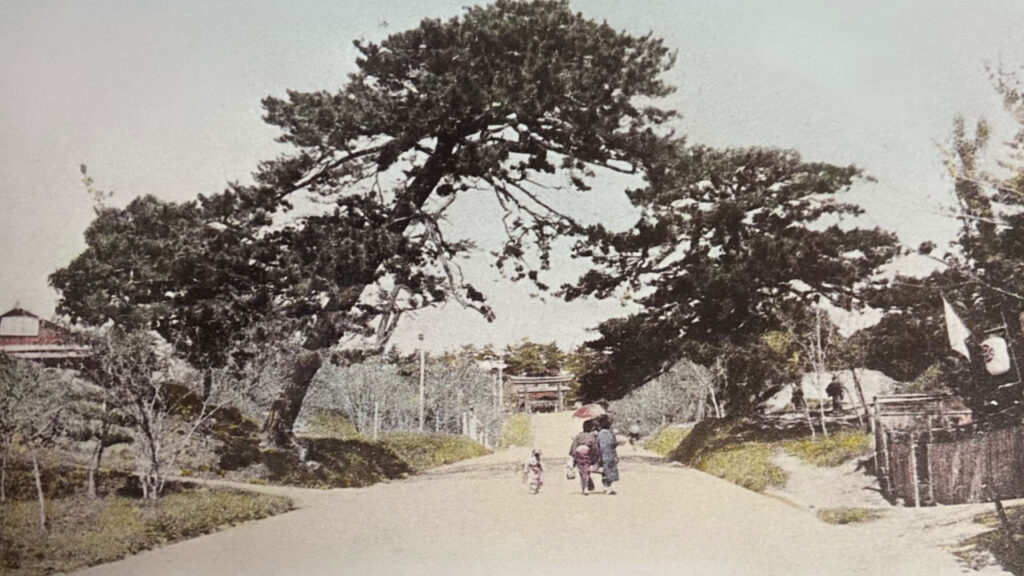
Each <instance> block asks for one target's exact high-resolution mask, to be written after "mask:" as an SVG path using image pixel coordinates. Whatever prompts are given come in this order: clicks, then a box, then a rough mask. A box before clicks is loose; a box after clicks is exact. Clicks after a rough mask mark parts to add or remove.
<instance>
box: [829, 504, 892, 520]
mask: <svg viewBox="0 0 1024 576" xmlns="http://www.w3.org/2000/svg"><path fill="white" fill-rule="evenodd" d="M816 514H817V516H818V520H821V521H822V522H827V523H829V524H859V523H862V522H870V521H872V520H878V519H879V518H881V517H882V516H883V515H884V514H883V512H881V511H879V510H872V509H870V508H850V507H845V506H842V507H839V508H822V509H820V510H818V511H817V513H816Z"/></svg>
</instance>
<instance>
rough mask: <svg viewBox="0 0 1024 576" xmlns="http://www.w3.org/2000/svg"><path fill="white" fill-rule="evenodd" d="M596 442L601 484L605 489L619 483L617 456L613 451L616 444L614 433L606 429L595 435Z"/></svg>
mask: <svg viewBox="0 0 1024 576" xmlns="http://www.w3.org/2000/svg"><path fill="white" fill-rule="evenodd" d="M597 442H598V444H599V446H600V449H601V463H602V464H601V465H602V471H601V483H602V484H604V485H605V487H606V488H607V487H609V486H611V485H612V482H618V481H619V454H618V452H617V451H616V450H615V446H616V445H617V444H618V442H617V441H616V440H615V433H614V432H612V431H611V430H609V429H607V428H605V429H604V430H601V431H600V432H598V433H597Z"/></svg>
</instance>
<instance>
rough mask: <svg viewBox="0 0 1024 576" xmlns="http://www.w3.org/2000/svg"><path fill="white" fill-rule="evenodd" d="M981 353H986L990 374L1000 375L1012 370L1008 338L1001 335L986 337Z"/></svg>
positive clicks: (986, 363)
mask: <svg viewBox="0 0 1024 576" xmlns="http://www.w3.org/2000/svg"><path fill="white" fill-rule="evenodd" d="M981 353H982V354H984V355H985V369H986V370H988V373H989V374H991V375H993V376H999V375H1000V374H1006V373H1007V372H1009V371H1010V352H1009V350H1008V349H1007V347H1006V340H1003V339H1002V338H1000V337H999V336H992V337H989V338H986V339H985V341H984V342H982V343H981Z"/></svg>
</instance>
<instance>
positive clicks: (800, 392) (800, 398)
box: [793, 384, 807, 412]
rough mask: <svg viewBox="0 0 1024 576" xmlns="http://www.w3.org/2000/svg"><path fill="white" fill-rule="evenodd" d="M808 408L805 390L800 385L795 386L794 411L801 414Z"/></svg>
mask: <svg viewBox="0 0 1024 576" xmlns="http://www.w3.org/2000/svg"><path fill="white" fill-rule="evenodd" d="M806 407H807V402H806V401H805V400H804V388H803V386H801V385H800V384H793V409H794V410H796V411H797V412H800V411H801V410H803V409H804V408H806Z"/></svg>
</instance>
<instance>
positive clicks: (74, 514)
mask: <svg viewBox="0 0 1024 576" xmlns="http://www.w3.org/2000/svg"><path fill="white" fill-rule="evenodd" d="M36 506H37V505H36V503H35V502H33V501H11V502H6V503H4V504H0V573H3V574H11V575H12V576H13V575H18V576H21V575H29V574H50V573H53V572H68V571H72V570H76V569H79V568H83V567H85V566H92V565H95V564H102V563H105V562H111V561H114V560H117V559H119V558H123V557H125V556H128V555H131V554H134V553H136V552H139V551H141V550H146V549H149V548H153V547H154V546H158V545H160V544H163V543H168V542H175V541H178V540H182V539H185V538H191V537H194V536H198V535H200V534H207V533H210V532H213V531H215V530H217V529H218V528H219V527H222V526H226V525H230V524H235V523H238V522H244V521H247V520H255V519H258V518H265V517H267V516H272V515H274V514H280V513H282V512H285V511H287V510H290V509H291V507H292V503H291V501H290V500H288V499H287V498H281V497H277V496H269V495H265V494H254V493H248V492H237V491H231V490H209V489H206V488H196V489H186V490H180V491H178V492H175V493H173V494H169V495H168V496H166V497H164V498H163V499H161V500H160V501H158V502H156V503H153V502H146V501H143V500H140V499H136V498H125V497H122V496H107V497H104V498H98V499H96V500H88V499H85V498H82V497H74V498H64V499H58V500H52V501H50V502H49V503H48V514H49V517H50V518H51V524H50V529H49V531H47V532H43V531H41V530H40V529H39V527H38V521H37V519H36V518H37V514H38V509H37V507H36Z"/></svg>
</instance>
